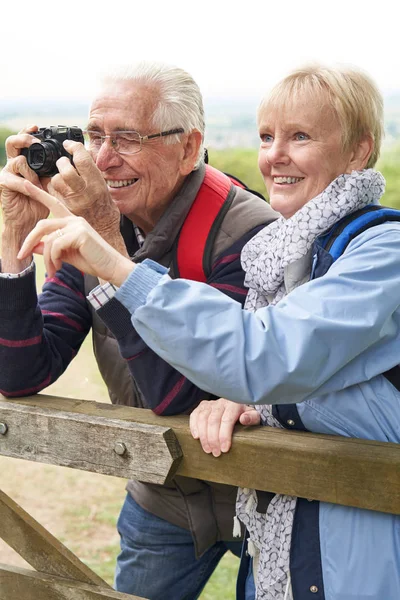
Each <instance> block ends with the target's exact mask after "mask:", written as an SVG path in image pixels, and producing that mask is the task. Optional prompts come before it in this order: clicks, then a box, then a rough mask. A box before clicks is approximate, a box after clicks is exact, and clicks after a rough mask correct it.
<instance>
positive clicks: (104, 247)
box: [0, 174, 135, 286]
mask: <svg viewBox="0 0 400 600" xmlns="http://www.w3.org/2000/svg"><path fill="white" fill-rule="evenodd" d="M0 183H1V184H2V186H7V189H10V190H11V191H13V192H16V193H19V194H21V195H23V196H28V197H29V198H31V199H32V200H33V201H35V202H37V203H38V204H40V205H41V206H43V207H45V208H46V210H47V212H49V211H50V212H51V213H52V214H53V215H54V217H55V218H53V219H46V220H41V221H39V222H38V223H37V225H36V227H35V228H34V229H33V230H32V231H31V233H30V234H29V235H28V236H27V238H26V239H25V241H24V243H23V245H22V247H21V249H20V251H19V253H18V259H19V260H23V259H24V258H26V257H27V256H29V255H30V254H31V253H32V252H35V253H38V254H43V257H44V261H45V265H46V270H47V273H48V275H49V276H50V277H51V276H53V275H54V274H55V272H56V271H57V270H58V269H60V268H61V265H62V263H63V262H68V263H70V264H72V265H73V266H75V267H76V268H77V269H79V270H81V271H83V272H85V273H89V274H91V275H95V276H97V277H99V278H101V279H103V280H105V281H110V282H111V283H114V284H115V285H117V286H120V285H121V284H122V283H123V282H124V281H125V279H126V278H127V276H128V275H129V273H130V272H131V271H132V270H133V269H134V266H135V265H134V264H133V263H132V262H131V261H130V260H129V258H125V257H124V256H122V255H121V254H120V253H119V252H118V251H117V250H115V249H114V248H113V247H112V246H110V245H109V244H108V243H107V242H106V241H105V240H104V239H103V238H102V237H101V236H100V235H99V234H98V233H97V232H96V231H95V230H94V229H93V228H92V227H91V226H90V225H89V223H87V222H86V221H85V219H83V218H82V217H75V216H74V215H73V214H72V213H71V212H70V210H69V209H68V208H67V207H66V206H65V205H64V204H63V202H62V201H61V200H58V199H57V198H54V197H53V196H51V195H50V194H48V193H47V192H45V191H44V190H41V189H39V188H38V187H36V186H35V185H34V184H33V183H31V182H30V181H27V180H25V179H22V178H21V177H16V176H15V175H11V174H8V175H7V177H5V178H1V177H0Z"/></svg>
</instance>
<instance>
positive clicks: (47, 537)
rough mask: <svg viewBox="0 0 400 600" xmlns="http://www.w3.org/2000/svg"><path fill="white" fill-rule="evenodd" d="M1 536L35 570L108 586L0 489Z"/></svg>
mask: <svg viewBox="0 0 400 600" xmlns="http://www.w3.org/2000/svg"><path fill="white" fill-rule="evenodd" d="M0 537H1V538H2V539H3V540H4V541H5V542H6V543H7V544H8V545H9V546H11V548H13V549H14V550H15V551H16V552H18V554H19V555H20V556H22V558H23V559H25V560H26V562H27V563H29V564H30V565H31V567H33V568H34V569H36V570H37V571H42V572H43V573H47V574H49V575H58V576H60V577H68V578H71V579H75V580H77V581H80V582H82V583H90V584H95V585H100V586H102V587H104V588H107V587H110V586H109V585H108V584H107V583H106V582H105V581H104V580H103V579H102V578H101V577H99V576H98V575H96V573H94V572H93V571H92V570H91V569H89V567H87V566H86V565H85V564H84V563H82V562H81V561H80V560H79V559H78V558H77V557H76V556H75V554H73V553H72V552H71V551H70V550H68V548H66V547H65V546H64V545H63V544H62V543H61V542H59V541H58V540H57V539H56V538H55V537H54V536H53V535H52V534H51V533H50V532H49V531H47V530H46V529H45V528H44V527H42V525H40V523H38V522H37V521H35V519H34V518H33V517H31V516H30V515H29V514H28V513H27V512H25V511H24V509H23V508H21V507H20V506H19V505H18V504H17V503H16V502H14V500H12V499H11V498H10V497H9V496H7V494H5V493H4V492H2V491H1V490H0Z"/></svg>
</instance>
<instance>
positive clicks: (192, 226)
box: [174, 165, 233, 282]
mask: <svg viewBox="0 0 400 600" xmlns="http://www.w3.org/2000/svg"><path fill="white" fill-rule="evenodd" d="M231 191H233V185H232V182H231V180H230V179H229V177H227V176H226V175H224V174H223V173H221V171H217V169H214V168H213V167H210V165H206V174H205V177H204V180H203V183H202V184H201V186H200V189H199V191H198V193H197V196H196V198H195V200H194V202H193V204H192V207H191V209H190V211H189V213H188V216H187V217H186V220H185V222H184V224H183V226H182V229H181V231H180V234H179V238H178V243H177V248H176V254H175V264H174V270H175V275H176V276H177V277H183V278H185V279H191V280H193V281H202V282H205V281H206V280H207V275H208V274H209V273H208V271H209V268H210V266H209V262H210V258H211V251H212V245H213V243H214V239H215V236H216V234H217V232H218V229H219V225H220V223H221V221H222V219H223V218H224V216H225V214H226V211H227V210H228V208H229V206H230V204H231V202H232V197H233V193H231Z"/></svg>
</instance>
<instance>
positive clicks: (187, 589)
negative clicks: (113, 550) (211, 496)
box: [115, 494, 242, 600]
mask: <svg viewBox="0 0 400 600" xmlns="http://www.w3.org/2000/svg"><path fill="white" fill-rule="evenodd" d="M118 532H119V534H120V536H121V552H120V554H119V556H118V558H117V567H116V572H115V589H116V590H117V591H118V592H125V593H127V594H133V595H136V596H142V597H143V598H148V599H149V600H195V599H196V598H198V597H199V595H200V593H201V591H202V589H203V588H204V586H205V584H206V583H207V581H208V579H209V578H210V576H211V575H212V573H213V571H214V569H215V567H216V566H217V564H218V563H219V561H220V560H221V558H222V557H223V555H224V554H225V552H226V551H227V550H231V551H232V552H233V553H234V554H235V555H236V556H240V552H241V547H242V542H217V543H216V544H214V546H212V547H211V548H209V549H208V550H207V552H206V553H205V554H203V555H202V556H201V557H200V558H199V559H196V557H195V551H194V544H193V540H192V536H191V534H190V531H187V530H186V529H182V528H181V527H178V526H176V525H172V524H171V523H169V522H168V521H165V520H164V519H160V518H159V517H156V516H155V515H152V514H151V513H149V512H148V511H146V510H144V509H143V508H141V507H140V506H139V505H138V504H137V503H136V502H135V501H134V500H133V498H132V497H131V496H130V495H129V494H127V496H126V499H125V502H124V505H123V507H122V510H121V514H120V516H119V519H118Z"/></svg>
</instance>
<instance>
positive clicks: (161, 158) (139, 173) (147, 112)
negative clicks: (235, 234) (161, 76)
mask: <svg viewBox="0 0 400 600" xmlns="http://www.w3.org/2000/svg"><path fill="white" fill-rule="evenodd" d="M157 101H158V94H157V90H156V89H155V88H154V87H151V86H149V85H144V84H140V85H139V84H135V83H132V82H124V81H121V82H118V83H116V84H113V85H112V87H111V86H110V87H106V88H104V89H103V90H102V92H101V93H100V95H99V96H98V97H97V98H96V99H95V100H94V102H93V104H92V107H91V109H90V115H89V124H88V127H87V128H88V129H89V130H97V131H99V132H101V133H102V134H104V135H109V134H110V133H111V132H113V131H118V130H129V131H137V132H138V133H140V134H141V135H149V134H152V133H159V131H156V130H155V129H154V127H152V125H151V120H152V116H153V113H154V110H155V108H156V106H157ZM174 126H176V127H180V126H181V124H180V123H176V124H174ZM182 137H183V136H182ZM91 153H92V158H93V160H94V161H95V163H96V165H97V167H98V168H99V169H100V171H101V172H102V174H103V177H104V179H105V180H106V182H107V185H108V188H109V190H110V192H111V196H112V198H113V200H114V202H115V203H116V205H117V206H118V208H119V210H120V212H121V213H122V214H123V215H126V216H127V217H129V218H130V219H131V220H132V221H133V222H134V223H136V224H137V225H139V226H140V227H142V228H143V229H144V230H145V231H146V232H148V231H150V230H151V229H152V228H153V227H154V225H155V223H156V222H157V221H158V219H159V218H160V216H161V215H162V214H163V212H164V211H165V209H166V207H167V206H168V204H169V203H170V202H171V200H172V199H173V197H174V196H175V194H176V193H177V191H178V190H179V188H180V186H181V184H182V182H183V179H184V175H183V174H182V169H181V164H182V160H183V156H184V148H183V145H182V143H175V144H169V145H168V144H165V143H164V141H163V140H162V139H161V138H155V139H152V140H149V141H145V142H143V144H142V149H141V151H140V152H137V153H136V154H119V153H118V152H116V150H115V149H114V148H113V147H112V144H111V141H110V139H109V138H106V140H105V141H104V142H103V144H102V146H101V147H100V149H99V150H94V151H92V152H91Z"/></svg>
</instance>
